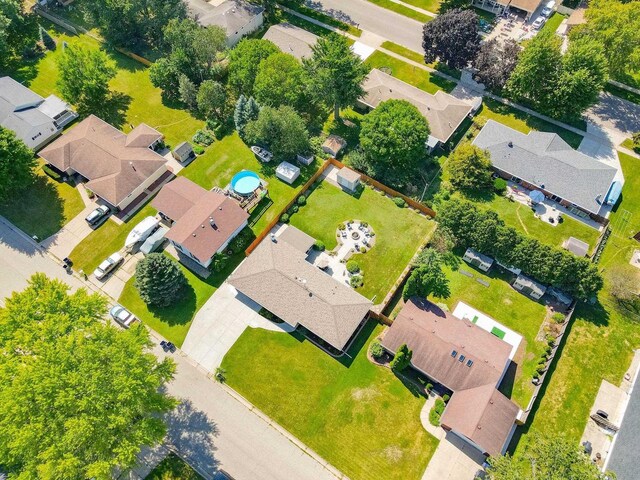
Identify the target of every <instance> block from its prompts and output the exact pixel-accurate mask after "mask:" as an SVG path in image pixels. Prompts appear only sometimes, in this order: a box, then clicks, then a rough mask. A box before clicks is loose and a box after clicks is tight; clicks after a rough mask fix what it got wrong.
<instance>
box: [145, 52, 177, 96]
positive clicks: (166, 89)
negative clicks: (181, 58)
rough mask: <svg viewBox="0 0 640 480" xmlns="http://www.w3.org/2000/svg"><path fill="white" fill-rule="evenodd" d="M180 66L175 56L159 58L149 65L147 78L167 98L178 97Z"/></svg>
mask: <svg viewBox="0 0 640 480" xmlns="http://www.w3.org/2000/svg"><path fill="white" fill-rule="evenodd" d="M181 75H182V74H181V73H180V67H179V65H178V62H177V61H176V59H175V58H171V57H163V58H159V59H158V60H156V61H155V62H153V64H152V65H151V67H149V79H150V80H151V83H152V84H153V86H154V87H157V88H159V89H160V90H162V93H163V94H164V95H166V96H167V97H169V98H176V99H177V98H180V91H179V88H180V76H181Z"/></svg>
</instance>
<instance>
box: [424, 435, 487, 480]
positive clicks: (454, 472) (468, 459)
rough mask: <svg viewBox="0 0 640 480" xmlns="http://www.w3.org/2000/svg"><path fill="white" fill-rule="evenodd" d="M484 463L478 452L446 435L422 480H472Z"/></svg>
mask: <svg viewBox="0 0 640 480" xmlns="http://www.w3.org/2000/svg"><path fill="white" fill-rule="evenodd" d="M484 461H485V457H484V455H482V453H480V451H479V450H477V449H476V448H474V447H472V446H471V445H469V444H468V443H466V442H464V441H463V440H462V439H461V438H460V437H458V436H456V435H454V434H452V433H447V434H446V435H445V437H444V438H443V439H442V440H441V441H440V443H439V444H438V448H437V449H436V452H435V453H434V454H433V457H431V461H430V462H429V466H428V467H427V469H426V470H425V472H424V475H423V476H422V480H473V479H474V478H475V474H476V472H477V471H478V470H482V462H484Z"/></svg>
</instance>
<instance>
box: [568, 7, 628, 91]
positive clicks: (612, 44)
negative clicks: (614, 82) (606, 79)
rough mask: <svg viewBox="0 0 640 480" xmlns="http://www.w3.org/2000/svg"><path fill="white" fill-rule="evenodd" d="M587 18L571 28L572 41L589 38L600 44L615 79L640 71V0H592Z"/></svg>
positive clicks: (621, 78) (586, 13)
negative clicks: (581, 23)
mask: <svg viewBox="0 0 640 480" xmlns="http://www.w3.org/2000/svg"><path fill="white" fill-rule="evenodd" d="M585 17H586V19H587V23H586V24H585V25H580V26H579V27H576V28H574V29H572V30H571V34H570V40H571V41H573V40H575V39H577V38H583V37H586V38H588V39H591V40H595V41H597V42H598V43H600V44H601V45H602V46H603V47H604V51H605V56H606V58H607V63H608V66H609V71H610V72H611V75H612V76H613V77H614V78H617V79H619V80H624V78H625V75H627V74H629V73H632V72H637V71H640V2H637V1H624V0H623V1H621V0H591V1H590V2H589V8H588V9H587V10H586V12H585ZM569 44H571V42H569Z"/></svg>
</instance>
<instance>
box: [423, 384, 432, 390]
mask: <svg viewBox="0 0 640 480" xmlns="http://www.w3.org/2000/svg"><path fill="white" fill-rule="evenodd" d="M424 388H426V389H427V392H430V391H431V390H432V389H433V383H427V385H426V386H425V387H424Z"/></svg>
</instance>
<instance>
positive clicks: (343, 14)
mask: <svg viewBox="0 0 640 480" xmlns="http://www.w3.org/2000/svg"><path fill="white" fill-rule="evenodd" d="M307 6H309V7H312V8H315V9H316V10H322V11H324V12H325V13H327V14H329V15H331V16H333V17H335V18H337V19H339V20H342V21H344V22H347V23H351V24H353V25H357V26H358V27H359V28H360V29H361V30H368V31H370V32H372V33H375V34H376V35H380V36H381V37H384V38H385V39H388V40H391V41H392V42H394V43H398V44H400V45H403V46H405V47H407V48H410V49H411V50H414V51H416V52H422V24H421V23H420V22H417V21H415V20H413V19H411V18H408V17H405V16H404V15H400V14H398V13H395V12H392V11H390V10H387V9H385V8H382V7H378V6H377V5H374V4H373V3H371V2H368V1H367V0H313V1H308V2H307Z"/></svg>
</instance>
